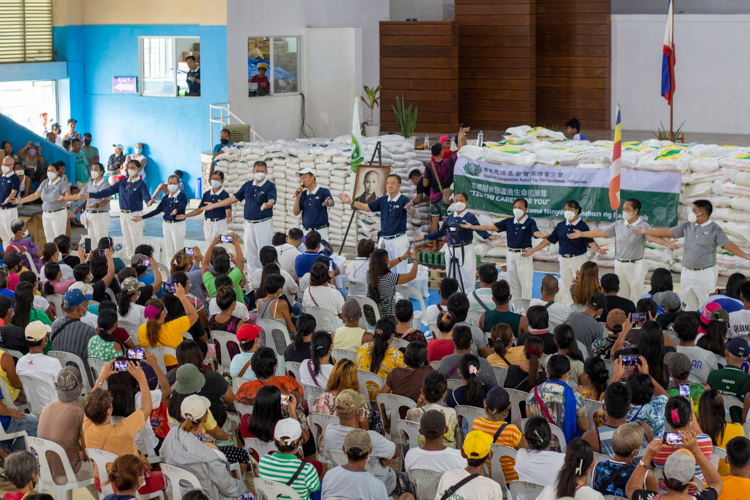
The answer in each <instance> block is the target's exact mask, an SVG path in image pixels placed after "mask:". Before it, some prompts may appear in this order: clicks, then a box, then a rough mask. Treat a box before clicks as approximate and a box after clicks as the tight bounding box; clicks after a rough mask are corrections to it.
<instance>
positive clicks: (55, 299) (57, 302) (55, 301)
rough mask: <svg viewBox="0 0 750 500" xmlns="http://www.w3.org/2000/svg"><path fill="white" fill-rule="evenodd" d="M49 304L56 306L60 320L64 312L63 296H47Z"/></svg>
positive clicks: (57, 316)
mask: <svg viewBox="0 0 750 500" xmlns="http://www.w3.org/2000/svg"><path fill="white" fill-rule="evenodd" d="M47 302H49V303H50V304H52V305H53V306H54V310H55V317H56V318H59V317H60V316H62V315H63V310H62V302H63V296H62V295H57V294H56V293H55V294H50V295H47Z"/></svg>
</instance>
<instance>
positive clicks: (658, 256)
mask: <svg viewBox="0 0 750 500" xmlns="http://www.w3.org/2000/svg"><path fill="white" fill-rule="evenodd" d="M662 248H664V247H662ZM643 256H644V258H646V259H650V260H653V261H656V262H664V263H669V262H670V261H671V260H672V259H671V258H670V256H669V254H668V253H667V249H664V250H657V249H655V248H645V249H644V250H643Z"/></svg>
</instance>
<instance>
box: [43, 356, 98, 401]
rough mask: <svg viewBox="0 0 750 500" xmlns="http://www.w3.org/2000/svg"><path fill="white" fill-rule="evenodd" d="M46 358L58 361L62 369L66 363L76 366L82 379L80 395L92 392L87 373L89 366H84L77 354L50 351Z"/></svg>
mask: <svg viewBox="0 0 750 500" xmlns="http://www.w3.org/2000/svg"><path fill="white" fill-rule="evenodd" d="M47 356H49V357H51V358H57V359H58V360H60V364H61V365H63V368H64V367H65V366H66V365H67V364H68V363H73V364H74V365H76V368H78V371H80V372H81V375H82V377H81V378H82V379H83V391H81V393H82V394H88V393H90V392H91V391H92V390H93V389H92V387H91V380H90V379H89V378H90V376H91V374H90V373H89V366H88V365H87V364H85V363H84V362H83V360H82V359H81V358H80V357H79V356H78V355H77V354H73V353H72V352H65V351H50V352H48V353H47Z"/></svg>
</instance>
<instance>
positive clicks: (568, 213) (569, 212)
mask: <svg viewBox="0 0 750 500" xmlns="http://www.w3.org/2000/svg"><path fill="white" fill-rule="evenodd" d="M563 215H564V216H565V220H566V221H569V222H570V221H572V220H573V219H575V218H576V213H575V212H574V211H572V210H566V211H564V212H563Z"/></svg>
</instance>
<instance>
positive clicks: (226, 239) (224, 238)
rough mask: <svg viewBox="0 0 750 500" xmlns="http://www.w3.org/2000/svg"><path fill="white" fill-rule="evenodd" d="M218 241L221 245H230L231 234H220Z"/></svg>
mask: <svg viewBox="0 0 750 500" xmlns="http://www.w3.org/2000/svg"><path fill="white" fill-rule="evenodd" d="M220 241H221V242H222V243H231V242H232V235H231V234H222V235H221V237H220Z"/></svg>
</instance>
